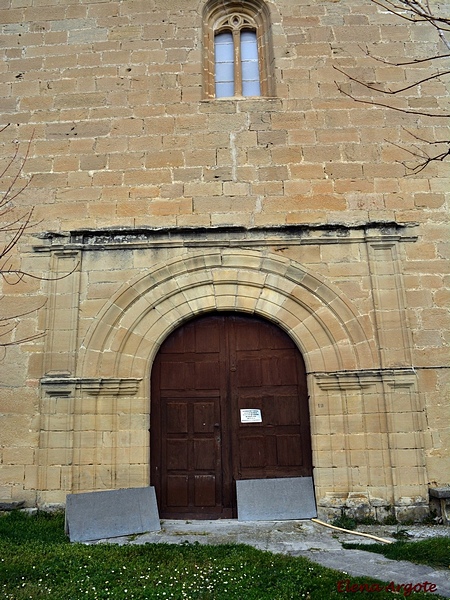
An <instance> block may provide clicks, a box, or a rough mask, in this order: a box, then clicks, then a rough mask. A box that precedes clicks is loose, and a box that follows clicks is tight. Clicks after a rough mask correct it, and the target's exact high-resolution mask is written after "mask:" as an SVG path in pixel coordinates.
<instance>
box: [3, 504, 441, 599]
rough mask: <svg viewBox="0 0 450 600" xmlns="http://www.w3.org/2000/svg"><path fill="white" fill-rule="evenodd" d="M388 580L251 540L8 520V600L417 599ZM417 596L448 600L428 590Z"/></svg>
mask: <svg viewBox="0 0 450 600" xmlns="http://www.w3.org/2000/svg"><path fill="white" fill-rule="evenodd" d="M380 575H382V574H381V573H380ZM339 582H341V583H340V584H339ZM406 583H409V582H405V584H406ZM413 583H417V582H413ZM386 585H387V584H386V583H385V584H381V583H380V582H375V580H371V579H367V578H353V577H347V576H346V575H344V574H342V573H337V572H336V571H332V570H330V569H326V568H324V567H320V566H319V565H315V564H313V563H311V562H309V561H308V560H306V559H304V558H294V557H289V556H284V555H278V554H272V553H270V552H262V551H260V550H256V549H254V548H251V547H249V546H244V545H231V544H230V545H222V546H202V545H200V544H181V545H177V546H175V545H168V544H145V545H140V546H139V545H125V546H118V545H115V544H98V545H85V544H71V543H69V541H68V539H67V538H66V536H65V534H64V517H63V515H53V516H50V515H48V514H45V513H40V514H38V515H35V516H28V515H26V514H24V513H20V512H14V513H10V514H8V515H5V516H2V517H0V598H2V599H4V600H25V599H30V598H31V599H41V598H49V599H51V600H80V599H82V598H86V599H88V600H95V599H98V598H102V599H107V598H114V599H117V600H131V599H142V600H143V599H154V598H155V599H156V598H164V599H169V598H172V599H177V600H178V599H179V600H181V599H184V598H192V599H194V598H195V599H197V600H212V599H214V600H288V599H293V600H294V599H295V600H301V599H302V598H305V599H311V600H328V599H338V598H343V597H346V596H347V597H348V592H347V593H345V589H346V588H347V589H348V591H349V592H350V597H351V598H356V599H357V598H376V599H377V600H378V599H380V600H386V599H390V600H392V598H393V597H395V598H403V597H405V596H409V594H407V593H406V591H405V590H406V588H405V589H404V590H399V591H398V592H397V593H396V594H393V593H392V591H387V590H386ZM352 586H356V587H352ZM359 586H361V588H360V587H359ZM338 587H339V588H340V590H341V591H339V589H338ZM359 589H363V590H365V591H361V592H360V591H356V590H359ZM374 592H377V593H376V594H375V595H374ZM409 597H411V598H414V599H416V600H418V599H423V600H425V599H429V600H430V599H431V598H435V599H436V598H442V596H437V595H436V594H427V593H423V592H418V593H412V594H411V596H409Z"/></svg>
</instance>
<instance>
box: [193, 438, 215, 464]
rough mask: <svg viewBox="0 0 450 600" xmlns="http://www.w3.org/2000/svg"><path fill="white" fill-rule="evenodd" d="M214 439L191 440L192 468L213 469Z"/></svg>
mask: <svg viewBox="0 0 450 600" xmlns="http://www.w3.org/2000/svg"><path fill="white" fill-rule="evenodd" d="M216 461H217V456H216V444H215V440H193V457H192V462H193V465H192V467H193V470H194V471H212V472H214V471H215V468H216Z"/></svg>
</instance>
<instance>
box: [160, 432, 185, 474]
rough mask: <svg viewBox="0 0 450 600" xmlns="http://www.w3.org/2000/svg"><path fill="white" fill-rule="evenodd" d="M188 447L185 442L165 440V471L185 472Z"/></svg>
mask: <svg viewBox="0 0 450 600" xmlns="http://www.w3.org/2000/svg"><path fill="white" fill-rule="evenodd" d="M163 443H164V442H163ZM188 456H189V447H188V441H187V440H173V439H167V440H166V442H165V460H166V464H167V471H168V472H169V471H187V469H188Z"/></svg>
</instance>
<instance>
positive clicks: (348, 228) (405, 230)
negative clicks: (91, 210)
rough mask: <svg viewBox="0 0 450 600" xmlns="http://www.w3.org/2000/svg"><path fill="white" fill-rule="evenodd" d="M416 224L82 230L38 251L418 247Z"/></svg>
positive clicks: (50, 237) (53, 238) (49, 237)
mask: <svg viewBox="0 0 450 600" xmlns="http://www.w3.org/2000/svg"><path fill="white" fill-rule="evenodd" d="M416 226H417V223H404V224H399V223H395V222H384V221H383V222H373V223H357V224H352V225H349V224H343V223H336V224H330V223H329V224H305V225H283V226H274V227H250V228H247V227H239V226H226V227H225V226H222V227H195V228H194V227H192V228H190V227H184V228H177V227H166V228H152V227H139V228H128V227H124V228H111V229H79V230H74V231H70V232H63V233H57V232H51V231H49V232H44V233H42V234H40V235H39V236H38V237H39V238H40V240H41V241H42V242H41V244H39V245H35V246H34V250H35V251H41V252H42V251H46V250H47V251H48V250H52V251H55V250H69V249H71V250H80V249H82V250H103V249H105V250H106V249H111V250H113V249H116V248H124V247H126V248H145V247H208V246H213V247H242V246H246V247H251V246H260V245H271V246H278V245H281V246H283V245H286V244H289V245H307V244H336V243H339V244H342V243H361V242H380V241H383V242H395V241H405V242H406V241H408V242H411V241H416V239H417V235H415V234H412V232H411V229H412V228H414V227H416Z"/></svg>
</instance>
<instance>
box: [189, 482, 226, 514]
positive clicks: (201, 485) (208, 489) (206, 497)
mask: <svg viewBox="0 0 450 600" xmlns="http://www.w3.org/2000/svg"><path fill="white" fill-rule="evenodd" d="M219 500H220V501H221V500H222V499H221V498H220V499H219ZM216 503H217V495H216V478H215V477H214V476H213V475H195V476H194V504H195V506H196V507H204V506H205V507H214V506H216Z"/></svg>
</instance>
